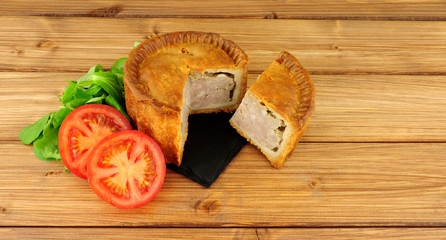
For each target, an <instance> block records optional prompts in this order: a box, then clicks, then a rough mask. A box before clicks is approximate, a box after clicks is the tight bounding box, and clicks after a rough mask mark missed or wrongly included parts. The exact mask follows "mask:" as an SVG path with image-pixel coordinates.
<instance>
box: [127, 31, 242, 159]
mask: <svg viewBox="0 0 446 240" xmlns="http://www.w3.org/2000/svg"><path fill="white" fill-rule="evenodd" d="M247 64H248V56H247V55H246V54H245V53H244V52H243V50H242V49H240V48H239V47H238V46H237V45H236V44H235V43H234V42H232V41H230V40H227V39H224V38H223V37H221V36H220V35H218V34H216V33H203V32H175V33H167V34H164V35H160V36H157V37H154V38H151V39H149V40H147V41H145V42H143V43H141V44H139V45H138V46H137V47H136V48H135V49H133V50H132V51H131V52H130V53H129V58H128V60H127V61H126V64H125V66H124V89H125V100H126V106H127V111H128V113H129V115H130V117H131V118H132V121H133V123H134V124H136V127H137V128H138V130H139V131H142V132H144V133H146V134H148V135H150V136H151V137H153V138H154V139H155V140H156V141H157V142H158V143H159V145H160V147H161V149H162V150H163V153H164V155H165V158H166V162H168V163H174V164H176V165H180V164H181V159H182V155H183V149H184V143H185V141H186V138H187V119H188V116H189V114H193V113H211V112H233V111H235V109H236V108H237V107H238V105H239V104H240V102H241V99H242V97H243V95H244V94H245V92H246V78H247Z"/></svg>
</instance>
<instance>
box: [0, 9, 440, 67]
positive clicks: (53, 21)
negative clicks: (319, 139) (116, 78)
mask: <svg viewBox="0 0 446 240" xmlns="http://www.w3.org/2000/svg"><path fill="white" fill-rule="evenodd" d="M0 21H1V22H2V23H3V24H2V25H1V26H0V53H1V54H2V58H0V71H7V70H17V71H85V70H87V69H88V67H89V66H91V65H94V64H98V63H102V64H104V65H110V64H112V62H113V61H114V60H116V59H118V58H120V57H125V56H127V54H128V52H129V51H130V50H131V48H132V47H133V42H134V41H141V40H144V39H146V38H149V37H151V36H154V35H156V34H162V33H166V32H172V31H184V30H196V31H212V32H217V33H220V34H222V35H223V36H224V37H227V38H229V39H231V40H233V41H235V42H236V43H238V44H239V45H240V47H241V48H243V49H244V50H245V51H246V52H247V54H248V55H249V56H250V60H251V63H250V65H249V70H250V71H251V72H261V71H263V70H264V69H265V68H266V67H267V66H268V65H269V64H270V63H271V62H272V61H273V60H274V59H275V58H276V57H277V56H278V54H279V52H280V51H282V50H288V51H290V52H291V53H292V54H294V55H295V56H296V57H297V58H298V59H299V60H300V61H301V63H302V64H303V66H305V67H306V68H307V69H308V70H309V71H310V73H313V74H315V73H317V74H346V73H356V74H357V73H363V74H364V73H365V74H369V73H379V74H442V75H444V74H445V72H446V65H445V64H443V62H444V61H443V60H444V57H443V56H445V55H446V22H405V21H403V22H401V21H347V20H325V21H322V20H280V19H278V20H275V21H271V20H264V19H224V20H221V19H172V18H159V19H138V18H130V19H129V18H124V19H122V18H117V19H105V18H51V17H0ZM17 39H23V40H22V41H18V40H17Z"/></svg>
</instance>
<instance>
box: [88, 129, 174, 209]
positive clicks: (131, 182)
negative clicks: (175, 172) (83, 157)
mask: <svg viewBox="0 0 446 240" xmlns="http://www.w3.org/2000/svg"><path fill="white" fill-rule="evenodd" d="M87 169H88V182H89V183H90V186H91V188H92V189H93V191H94V192H95V193H96V195H98V196H99V197H100V198H102V199H103V200H105V201H106V202H108V203H110V204H111V205H113V206H116V207H118V208H124V209H130V208H136V207H139V206H142V205H144V204H146V203H148V202H150V201H152V199H153V198H154V197H155V196H156V195H157V194H158V192H159V191H160V189H161V187H162V185H163V183H164V176H165V175H166V163H165V160H164V155H163V152H162V151H161V148H160V147H159V145H158V144H157V143H156V142H155V140H153V139H152V138H151V137H149V136H147V135H146V134H144V133H142V132H139V131H136V130H127V131H121V132H116V133H113V134H112V135H110V136H108V137H106V138H104V139H103V140H102V141H101V142H99V143H98V144H97V145H96V147H95V148H94V149H93V155H92V157H91V160H90V161H89V162H88V167H87Z"/></svg>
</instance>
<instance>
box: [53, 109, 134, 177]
mask: <svg viewBox="0 0 446 240" xmlns="http://www.w3.org/2000/svg"><path fill="white" fill-rule="evenodd" d="M128 129H132V126H131V125H130V123H129V122H128V121H127V119H126V118H125V117H124V115H122V114H121V113H120V112H119V111H118V110H116V109H115V108H113V107H110V106H107V105H101V104H87V105H84V106H81V107H78V108H76V109H75V110H74V111H73V112H71V113H70V114H69V115H68V116H67V117H66V118H65V120H64V121H63V122H62V125H61V126H60V129H59V152H60V156H61V158H62V161H63V163H64V164H65V166H66V167H67V168H68V170H70V171H71V172H72V173H74V174H75V175H77V176H79V177H81V178H87V162H88V159H89V158H90V155H91V152H92V150H93V148H94V146H96V144H97V143H98V142H99V141H101V140H102V139H103V138H105V137H106V136H108V135H110V134H112V133H114V132H116V131H122V130H128Z"/></svg>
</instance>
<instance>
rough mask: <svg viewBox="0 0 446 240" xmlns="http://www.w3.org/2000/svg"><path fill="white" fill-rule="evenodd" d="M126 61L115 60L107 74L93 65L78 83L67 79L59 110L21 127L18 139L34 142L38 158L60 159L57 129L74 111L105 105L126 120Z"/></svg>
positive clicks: (101, 68)
mask: <svg viewBox="0 0 446 240" xmlns="http://www.w3.org/2000/svg"><path fill="white" fill-rule="evenodd" d="M126 60H127V58H120V59H118V60H117V61H116V62H115V63H114V64H113V66H112V67H111V69H110V71H105V70H104V68H103V67H102V66H101V65H96V66H93V67H91V68H90V70H89V71H88V72H87V73H86V74H85V75H84V76H82V77H81V78H79V79H78V80H77V81H74V80H67V82H68V83H69V85H68V86H67V87H66V88H65V90H64V93H63V95H61V96H59V100H60V101H61V103H62V104H63V106H61V108H60V109H59V111H57V112H52V113H48V114H47V115H45V116H44V117H43V118H41V119H39V120H37V121H36V122H35V123H33V124H31V125H29V126H27V127H25V128H23V129H22V130H21V131H20V133H19V139H20V141H21V142H22V143H23V144H30V143H33V151H34V154H35V155H36V157H37V158H39V159H41V160H45V161H53V160H61V158H60V154H59V141H58V135H59V127H60V125H61V124H62V122H63V120H64V119H65V118H66V117H67V116H68V114H70V112H71V111H73V110H74V109H76V108H78V107H80V106H82V105H85V104H91V103H97V104H107V105H110V106H112V107H114V108H116V109H117V110H118V111H120V112H121V113H122V114H123V115H124V116H125V117H126V118H127V119H128V120H129V121H130V118H129V116H128V115H127V112H126V108H125V97H124V82H123V75H124V64H125V61H126Z"/></svg>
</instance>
